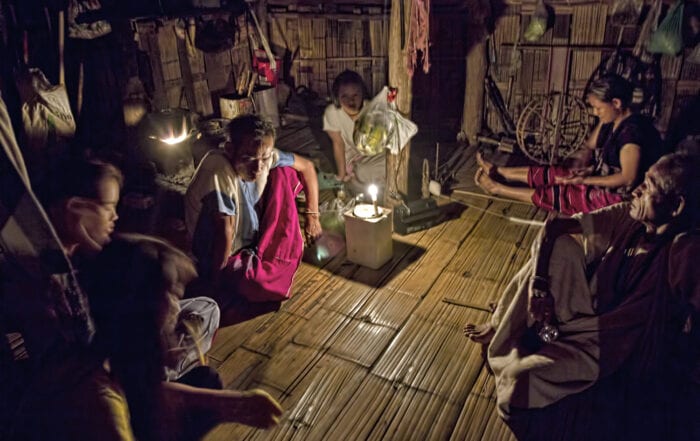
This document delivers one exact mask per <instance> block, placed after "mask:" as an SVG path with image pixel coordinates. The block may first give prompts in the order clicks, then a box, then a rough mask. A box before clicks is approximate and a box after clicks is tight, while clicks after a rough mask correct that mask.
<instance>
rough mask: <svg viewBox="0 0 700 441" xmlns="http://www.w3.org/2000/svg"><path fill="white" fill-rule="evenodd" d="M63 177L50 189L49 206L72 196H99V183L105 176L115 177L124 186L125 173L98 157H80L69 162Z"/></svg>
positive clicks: (89, 197)
mask: <svg viewBox="0 0 700 441" xmlns="http://www.w3.org/2000/svg"><path fill="white" fill-rule="evenodd" d="M61 175H62V176H61V177H59V179H57V182H54V183H53V185H52V186H51V188H49V189H48V191H47V194H46V197H47V201H46V202H47V206H51V204H53V203H55V202H57V201H60V200H63V199H68V198H72V197H83V198H88V199H95V198H97V185H98V183H99V182H100V181H101V180H103V179H105V178H114V179H115V180H116V181H117V184H119V187H120V188H121V187H123V186H124V175H123V174H122V172H121V171H120V170H119V169H118V168H117V167H116V166H115V165H113V164H110V163H109V162H105V161H102V160H98V159H78V160H74V161H71V162H69V163H67V165H66V166H65V167H64V168H63V170H62V172H61Z"/></svg>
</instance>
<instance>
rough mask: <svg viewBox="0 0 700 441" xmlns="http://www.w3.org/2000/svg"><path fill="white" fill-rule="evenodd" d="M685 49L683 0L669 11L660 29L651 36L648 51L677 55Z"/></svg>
mask: <svg viewBox="0 0 700 441" xmlns="http://www.w3.org/2000/svg"><path fill="white" fill-rule="evenodd" d="M681 49H683V0H678V1H676V3H674V4H673V5H672V6H671V8H670V9H669V10H668V13H667V14H666V17H664V19H663V21H662V22H661V24H659V27H658V28H657V29H656V30H655V31H654V33H652V34H651V37H650V38H649V45H648V46H647V50H648V51H649V52H651V53H654V54H664V55H673V56H675V55H677V54H678V53H679V52H680V51H681Z"/></svg>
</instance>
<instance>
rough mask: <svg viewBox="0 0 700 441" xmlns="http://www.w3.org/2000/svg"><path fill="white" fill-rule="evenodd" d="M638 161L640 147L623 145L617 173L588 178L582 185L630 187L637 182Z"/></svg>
mask: <svg viewBox="0 0 700 441" xmlns="http://www.w3.org/2000/svg"><path fill="white" fill-rule="evenodd" d="M640 160H641V147H639V146H638V145H637V144H625V145H624V146H622V149H621V150H620V166H621V170H620V172H619V173H615V174H613V175H608V176H588V177H586V178H584V179H583V183H584V184H586V185H597V186H599V187H609V188H615V187H627V186H630V185H632V184H634V182H635V181H636V180H637V172H638V170H639V161H640Z"/></svg>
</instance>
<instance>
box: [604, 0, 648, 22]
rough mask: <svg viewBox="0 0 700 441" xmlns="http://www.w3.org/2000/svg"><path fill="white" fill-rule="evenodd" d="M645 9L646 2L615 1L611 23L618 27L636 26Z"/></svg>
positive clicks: (635, 0) (636, 0) (638, 0)
mask: <svg viewBox="0 0 700 441" xmlns="http://www.w3.org/2000/svg"><path fill="white" fill-rule="evenodd" d="M643 7H644V0H615V3H613V7H612V13H611V14H610V21H611V23H612V24H613V25H617V26H634V25H636V24H637V21H639V16H640V15H641V13H642V8H643Z"/></svg>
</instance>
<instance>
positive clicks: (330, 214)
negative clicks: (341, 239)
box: [318, 198, 355, 235]
mask: <svg viewBox="0 0 700 441" xmlns="http://www.w3.org/2000/svg"><path fill="white" fill-rule="evenodd" d="M354 207H355V199H350V200H348V201H347V202H346V201H343V200H342V199H340V198H334V199H333V200H331V201H326V202H324V203H322V204H321V206H320V207H319V208H318V211H319V213H321V214H320V219H319V221H320V222H321V228H323V231H324V232H334V233H338V234H342V235H345V218H344V217H343V214H344V213H345V212H346V211H348V210H352V209H353V208H354Z"/></svg>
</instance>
